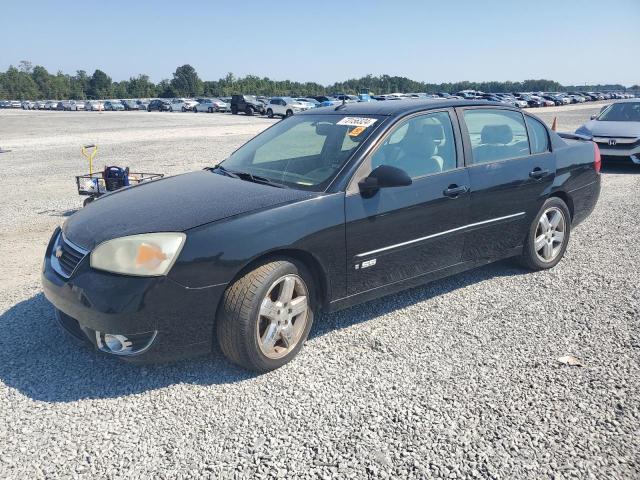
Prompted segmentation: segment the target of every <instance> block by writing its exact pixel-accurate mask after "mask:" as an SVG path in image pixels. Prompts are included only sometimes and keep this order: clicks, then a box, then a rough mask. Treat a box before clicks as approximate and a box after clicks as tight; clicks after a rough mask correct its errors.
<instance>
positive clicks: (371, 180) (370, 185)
mask: <svg viewBox="0 0 640 480" xmlns="http://www.w3.org/2000/svg"><path fill="white" fill-rule="evenodd" d="M411 183H412V182H411V177H410V176H409V175H408V174H407V172H405V171H404V170H402V169H400V168H396V167H392V166H391V165H380V166H379V167H377V168H375V169H374V170H373V171H372V172H371V173H370V174H369V176H368V177H367V178H365V179H364V180H362V181H361V182H359V183H358V187H359V188H360V194H361V195H362V196H363V197H364V198H370V197H373V196H374V195H375V194H376V192H377V191H378V190H380V189H381V188H390V187H406V186H408V185H411Z"/></svg>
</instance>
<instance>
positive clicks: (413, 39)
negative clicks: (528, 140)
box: [0, 0, 640, 86]
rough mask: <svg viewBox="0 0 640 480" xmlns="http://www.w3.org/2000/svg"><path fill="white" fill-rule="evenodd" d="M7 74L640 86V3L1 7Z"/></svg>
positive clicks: (4, 0) (1, 54) (81, 1)
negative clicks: (35, 68)
mask: <svg viewBox="0 0 640 480" xmlns="http://www.w3.org/2000/svg"><path fill="white" fill-rule="evenodd" d="M0 5H1V12H2V14H1V16H2V18H3V21H2V27H1V28H0V70H3V71H4V70H6V68H7V67H8V66H9V65H18V63H19V62H20V61H21V60H28V61H31V62H32V63H33V64H34V65H43V66H44V67H46V68H47V69H48V70H49V71H50V72H52V73H55V72H57V71H58V70H62V71H63V72H65V73H71V74H73V73H75V72H76V70H86V71H87V72H89V73H90V74H91V73H92V72H93V71H94V70H95V69H96V68H100V69H101V70H103V71H105V72H106V73H107V74H108V75H110V76H111V77H112V78H113V80H116V81H119V80H125V79H128V78H129V77H131V76H135V75H138V74H141V73H145V74H147V75H149V76H150V77H151V79H152V80H153V81H155V82H157V81H160V80H161V79H163V78H169V79H170V78H171V77H172V73H173V72H174V71H175V69H176V67H177V66H179V65H183V64H186V63H188V64H191V65H192V66H194V67H195V69H196V70H197V72H198V74H199V75H200V77H201V78H202V79H204V80H217V79H219V78H221V77H223V76H225V75H226V74H227V72H232V73H234V74H235V75H236V76H244V75H246V74H254V75H258V76H260V77H263V76H267V77H270V78H272V79H276V80H285V79H289V80H297V81H315V82H318V83H321V84H325V85H327V84H331V83H333V82H336V81H341V80H346V79H348V78H357V77H361V76H364V75H367V74H373V75H378V74H383V73H387V74H389V75H399V76H405V77H409V78H411V79H413V80H418V81H425V82H430V83H442V82H455V81H462V80H470V81H486V80H497V81H505V80H513V81H521V80H526V79H531V78H546V79H550V80H556V81H559V82H560V83H562V84H563V85H575V84H598V83H620V84H623V85H626V86H630V85H632V84H639V83H640V0H608V1H606V2H603V1H602V0H597V1H594V0H581V1H558V0H554V1H549V0H529V1H522V0H500V1H498V0H493V1H492V0H482V1H479V0H475V1H473V0H461V1H456V0H449V1H442V0H440V1H429V0H406V1H402V0H395V1H383V0H378V1H376V0H370V1H363V0H348V1H344V0H342V1H334V0H321V1H313V2H305V1H300V0H299V1H297V2H296V1H284V0H269V1H259V0H255V1H250V0H235V1H232V2H231V1H225V0H220V1H214V0H211V1H204V0H203V1H198V0H193V1H186V0H183V1H182V2H180V1H175V0H174V1H165V0H156V1H147V0H128V1H121V0H109V1H108V2H105V1H94V0H59V1H30V0H21V1H15V0H0Z"/></svg>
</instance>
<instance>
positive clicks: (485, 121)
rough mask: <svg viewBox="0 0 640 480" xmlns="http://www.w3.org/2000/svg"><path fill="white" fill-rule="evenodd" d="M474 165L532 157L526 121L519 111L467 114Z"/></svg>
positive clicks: (472, 112) (477, 111)
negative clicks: (530, 155)
mask: <svg viewBox="0 0 640 480" xmlns="http://www.w3.org/2000/svg"><path fill="white" fill-rule="evenodd" d="M464 121H465V124H466V125H467V130H468V132H469V137H470V140H471V152H472V156H473V163H475V164H478V163H488V162H494V161H497V160H505V159H508V158H517V157H522V156H526V155H529V141H528V138H527V129H526V128H525V125H524V119H523V118H522V114H521V113H519V112H513V111H510V110H497V109H482V108H479V109H473V110H465V111H464Z"/></svg>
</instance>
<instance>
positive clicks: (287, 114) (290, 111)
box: [285, 110, 293, 117]
mask: <svg viewBox="0 0 640 480" xmlns="http://www.w3.org/2000/svg"><path fill="white" fill-rule="evenodd" d="M291 115H293V110H287V112H286V115H285V116H286V117H290V116H291Z"/></svg>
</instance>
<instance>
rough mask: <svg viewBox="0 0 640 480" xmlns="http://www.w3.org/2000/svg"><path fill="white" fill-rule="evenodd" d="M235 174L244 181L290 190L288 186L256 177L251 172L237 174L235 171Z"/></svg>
mask: <svg viewBox="0 0 640 480" xmlns="http://www.w3.org/2000/svg"><path fill="white" fill-rule="evenodd" d="M233 173H235V174H236V175H237V176H238V177H239V178H241V179H242V180H247V181H249V182H253V183H261V184H263V185H271V186H272V187H277V188H289V187H287V186H286V185H283V184H282V183H278V182H274V181H273V180H269V179H268V178H266V177H261V176H259V175H254V174H252V173H249V172H235V171H234V172H233Z"/></svg>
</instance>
